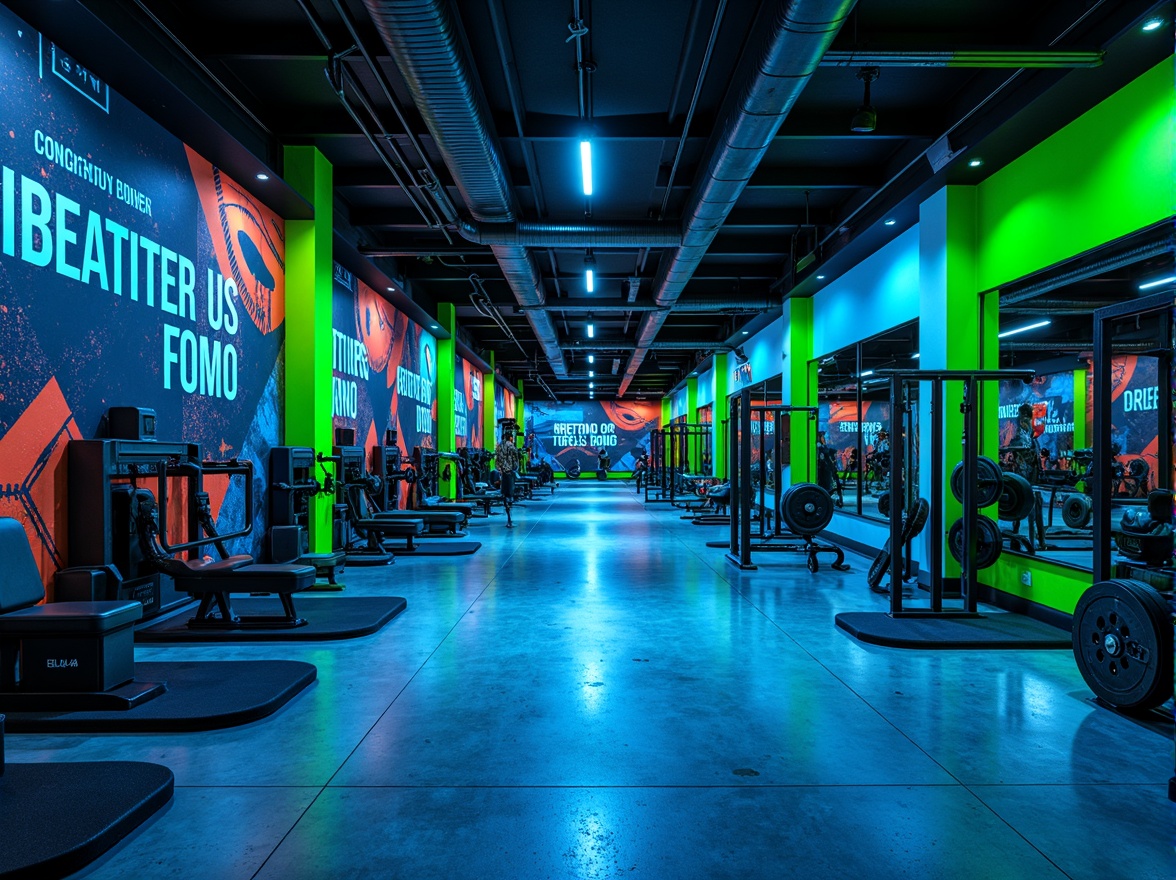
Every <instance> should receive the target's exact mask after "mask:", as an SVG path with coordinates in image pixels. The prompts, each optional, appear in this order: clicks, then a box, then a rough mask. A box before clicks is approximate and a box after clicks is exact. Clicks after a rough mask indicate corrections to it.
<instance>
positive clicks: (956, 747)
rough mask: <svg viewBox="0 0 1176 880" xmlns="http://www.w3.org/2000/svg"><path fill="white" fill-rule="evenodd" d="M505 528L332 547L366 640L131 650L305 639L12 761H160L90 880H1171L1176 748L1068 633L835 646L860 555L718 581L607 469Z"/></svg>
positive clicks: (865, 602)
mask: <svg viewBox="0 0 1176 880" xmlns="http://www.w3.org/2000/svg"><path fill="white" fill-rule="evenodd" d="M516 521H517V523H518V528H516V529H515V530H513V531H507V530H506V529H504V528H503V523H502V518H501V517H495V518H494V519H493V520H490V521H481V522H479V523H478V524H477V525H476V526H475V527H474V530H475V532H476V535H475V536H476V537H477V538H478V539H480V540H482V541H483V542H484V543H485V546H484V547H483V549H482V550H481V551H480V552H479V553H478V554H476V555H475V556H472V557H465V558H451V559H399V560H397V562H396V564H395V565H394V566H392V567H391V568H385V569H380V570H372V569H351V570H349V571H348V572H347V575H346V578H345V579H346V581H347V584H348V591H349V593H350V594H352V595H369V594H397V595H403V596H405V597H407V599H408V611H407V612H405V613H404V614H403V615H402V616H401V617H400V618H398V619H397V620H395V621H393V622H392V623H391V624H390V625H389V626H388V627H386V628H385V629H384V630H383V631H381V632H380V633H378V634H376V635H373V636H369V637H367V638H362V639H356V640H353V641H349V642H337V643H325V644H320V645H298V644H289V645H280V644H278V645H274V644H271V645H242V646H236V647H216V648H208V647H199V646H197V647H173V648H157V647H151V648H148V647H143V648H139V649H138V650H137V654H138V657H139V659H144V660H145V659H174V658H187V659H191V658H207V659H217V658H226V659H227V658H291V659H300V660H308V661H311V662H313V663H315V664H316V665H317V666H318V670H319V679H318V682H317V683H316V684H314V685H313V686H312V687H311V688H310V689H308V690H307V691H305V692H304V693H303V694H301V695H300V696H299V697H297V698H296V699H295V700H294V701H293V702H291V703H290V704H289V705H287V706H286V707H285V708H284V709H282V710H281V711H280V712H278V713H277V714H276V715H274V716H273V717H271V718H268V719H265V720H263V721H260V722H257V723H255V724H251V725H248V726H245V727H240V728H236V729H232V730H224V731H216V732H210V733H193V734H181V735H137V736H116V735H100V736H76V735H69V736H65V735H62V736H40V735H20V736H12V735H10V736H9V738H8V748H9V759H10V760H14V761H22V760H23V761H30V760H45V761H50V760H52V761H77V760H94V759H116V758H118V759H140V760H149V761H158V762H160V763H163V764H166V765H167V766H169V767H171V768H172V770H173V771H174V772H175V775H176V785H177V787H176V796H175V800H174V802H173V803H172V805H171V806H170V808H169V809H167V810H166V811H165V812H163V813H162V814H160V815H159V816H158V817H157V818H156V819H155V820H153V821H152V822H151V823H149V824H148V825H147V826H145V827H144V828H142V829H141V830H140V831H139V832H137V833H136V834H135V835H134V836H133V837H132V838H130V839H129V840H127V841H126V842H124V843H123V844H122V845H120V846H119V847H118V848H117V849H116V850H115V851H114V852H113V853H111V854H110V855H108V856H107V857H106V858H104V859H103V860H102V861H101V862H99V863H98V864H97V865H95V866H93V867H92V868H91V869H90V870H89V871H87V872H86V876H92V877H96V878H162V877H191V878H216V880H229V878H250V877H259V878H274V880H279V878H280V880H294V878H367V877H372V878H401V877H403V878H467V877H468V878H605V877H642V878H727V877H730V878H736V877H738V878H754V877H764V878H784V877H805V878H816V880H819V878H842V877H845V878H863V877H866V878H870V880H883V878H937V880H938V878H945V880H946V878H951V880H967V878H993V880H1014V878H1033V880H1045V878H1055V877H1057V878H1061V877H1067V876H1068V877H1074V878H1091V880H1095V878H1097V880H1110V878H1132V880H1150V878H1155V880H1160V878H1163V880H1171V878H1172V877H1174V876H1176V862H1174V860H1173V855H1172V853H1173V850H1172V844H1173V830H1174V826H1176V822H1174V815H1176V814H1174V811H1173V806H1172V805H1171V804H1170V803H1169V802H1168V801H1167V800H1166V782H1167V780H1168V777H1169V776H1170V775H1171V772H1172V743H1171V741H1170V740H1168V739H1165V738H1164V736H1163V735H1162V734H1158V733H1157V732H1155V731H1154V730H1149V729H1146V728H1144V727H1141V726H1139V725H1138V724H1136V723H1133V722H1132V721H1130V720H1127V719H1124V718H1122V717H1119V716H1116V715H1115V714H1113V713H1111V712H1109V711H1106V710H1103V709H1099V708H1097V707H1095V706H1094V705H1092V704H1091V702H1090V701H1089V696H1090V694H1089V692H1088V691H1087V689H1086V688H1085V687H1084V685H1083V683H1082V680H1081V678H1080V677H1079V675H1078V672H1077V671H1076V669H1075V666H1074V661H1073V659H1072V657H1071V656H1070V654H1069V652H1067V651H1044V652H1028V651H1027V652H931V651H928V652H912V651H905V652H904V651H895V650H886V649H879V648H872V647H868V646H864V645H861V644H859V643H857V642H855V641H854V640H852V639H851V638H849V637H848V636H846V635H845V634H844V633H843V632H841V631H840V630H838V629H836V628H835V627H834V624H833V616H834V614H835V613H836V612H838V611H842V610H853V609H870V608H878V609H881V607H882V605H883V600H882V599H881V597H877V596H873V595H871V594H870V593H869V591H868V589H867V588H866V585H865V582H864V571H865V567H866V565H867V560H864V559H862V558H861V557H857V556H854V555H852V554H851V555H850V556H849V562H850V563H851V564H853V567H854V571H852V572H850V573H844V574H843V573H838V572H834V571H831V570H829V569H828V567H827V566H825V567H823V569H822V571H821V572H820V573H819V574H818V575H816V576H813V575H810V574H809V573H808V571H807V570H806V569H805V567H804V560H803V559H802V558H801V557H799V556H797V557H793V556H791V555H774V556H768V557H765V558H764V559H763V562H764V565H763V566H762V567H761V568H760V570H759V571H757V572H749V573H744V574H741V573H739V572H738V571H736V570H735V569H733V568H732V567H730V566H728V565H726V564H725V563H724V561H723V555H722V551H720V550H711V549H707V548H706V547H705V542H706V541H707V540H714V539H717V538H720V537H721V536H722V533H723V530H722V529H721V528H713V527H712V528H700V527H697V526H693V525H691V524H690V523H688V522H683V521H682V520H681V519H680V518H679V516H678V512H677V511H675V510H672V509H670V508H668V507H666V506H664V505H663V506H658V507H656V508H652V509H650V510H647V509H646V508H645V507H644V506H643V505H642V504H640V503H639V501H638V499H637V496H636V495H635V494H634V493H633V491H632V490H631V489H629V488H628V487H627V486H626V485H624V484H622V483H619V482H617V483H609V484H600V483H597V482H595V481H586V480H581V481H579V482H577V483H568V482H565V483H564V484H563V485H562V486H561V487H560V489H559V490H558V491H557V492H556V493H555V494H554V496H551V497H546V496H545V497H544V498H542V499H540V500H537V501H534V502H531V503H529V504H528V505H527V506H526V507H525V509H520V510H518V511H517V512H516ZM314 601H321V599H316V598H308V599H306V600H305V604H306V605H307V606H310V604H311V603H312V602H314ZM100 796H101V795H100V793H97V792H96V793H95V797H100ZM62 819H63V817H54V818H53V819H52V820H53V821H61V820H62ZM47 821H49V818H47Z"/></svg>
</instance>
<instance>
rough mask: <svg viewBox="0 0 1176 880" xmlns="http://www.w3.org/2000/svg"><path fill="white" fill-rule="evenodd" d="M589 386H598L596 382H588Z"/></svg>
mask: <svg viewBox="0 0 1176 880" xmlns="http://www.w3.org/2000/svg"><path fill="white" fill-rule="evenodd" d="M588 387H589V388H595V387H596V383H595V382H589V383H588Z"/></svg>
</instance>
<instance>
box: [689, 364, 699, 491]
mask: <svg viewBox="0 0 1176 880" xmlns="http://www.w3.org/2000/svg"><path fill="white" fill-rule="evenodd" d="M686 421H688V422H689V423H690V424H692V425H697V424H698V377H697V376H690V377H689V378H687V379H686ZM700 451H701V450H699V448H698V439H697V438H696V437H695V435H694V434H691V435H690V448H689V449H688V450H687V451H686V459H687V461H688V462H689V463H690V473H692V474H696V473H698V471H699V467H698V459H699V457H700V456H699V453H700Z"/></svg>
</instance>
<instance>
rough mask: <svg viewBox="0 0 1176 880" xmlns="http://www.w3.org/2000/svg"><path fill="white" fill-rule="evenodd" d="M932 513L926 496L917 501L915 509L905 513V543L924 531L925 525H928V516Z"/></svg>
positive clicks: (903, 528)
mask: <svg viewBox="0 0 1176 880" xmlns="http://www.w3.org/2000/svg"><path fill="white" fill-rule="evenodd" d="M930 515H931V505H930V504H928V503H927V499H926V498H920V499H919V500H918V501H916V502H915V509H914V510H913V511H911V512H910V513H909V514H904V515H903V518H902V542H903V543H904V544H907V543H909V542H910V541H913V540H914V539H915V537H916V536H917V535H918V534H919V533H920V532H922V531H923V528H924V526H926V525H927V517H928V516H930Z"/></svg>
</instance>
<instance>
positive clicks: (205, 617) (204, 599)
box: [156, 556, 316, 629]
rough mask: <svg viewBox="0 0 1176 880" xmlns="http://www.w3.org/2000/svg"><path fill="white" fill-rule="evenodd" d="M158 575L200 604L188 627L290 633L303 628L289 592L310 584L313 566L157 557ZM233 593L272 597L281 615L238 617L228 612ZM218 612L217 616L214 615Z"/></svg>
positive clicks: (249, 559) (237, 559)
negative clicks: (279, 630)
mask: <svg viewBox="0 0 1176 880" xmlns="http://www.w3.org/2000/svg"><path fill="white" fill-rule="evenodd" d="M156 564H157V565H158V567H159V569H160V571H162V572H164V574H168V575H171V577H172V579H173V580H174V581H175V588H176V590H177V591H179V592H181V593H191V594H192V595H193V596H195V597H197V598H198V599H199V600H200V604H199V606H197V608H196V616H195V617H193V618H192V619H191V620H189V621H188V627H189V628H190V629H289V628H292V627H297V626H305V625H306V618H304V617H299V616H298V614H297V612H296V611H295V609H294V598H293V594H294V593H301V592H302V591H303V590H308V589H310V588H311V587H313V586H314V579H315V574H316V572H315V569H314V566H313V565H258V564H255V563H254V562H253V557H252V556H230V557H229V558H227V559H216V560H211V561H206V560H202V559H175V558H173V557H170V556H168V557H164V558H159V559H156ZM233 593H274V594H276V595H277V596H278V598H279V599H280V600H281V602H282V611H283V614H273V615H246V616H241V615H238V614H237V613H236V612H234V611H233V602H232V598H231V595H232V594H233ZM214 611H215V612H217V614H216V615H214V614H213V612H214Z"/></svg>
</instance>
